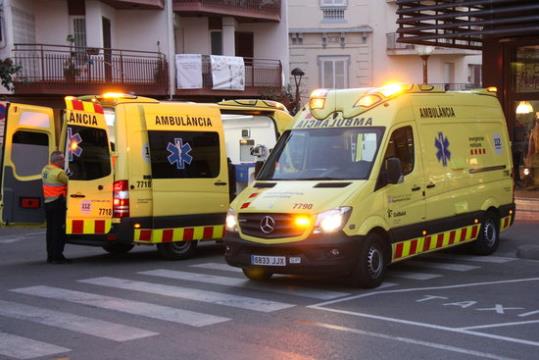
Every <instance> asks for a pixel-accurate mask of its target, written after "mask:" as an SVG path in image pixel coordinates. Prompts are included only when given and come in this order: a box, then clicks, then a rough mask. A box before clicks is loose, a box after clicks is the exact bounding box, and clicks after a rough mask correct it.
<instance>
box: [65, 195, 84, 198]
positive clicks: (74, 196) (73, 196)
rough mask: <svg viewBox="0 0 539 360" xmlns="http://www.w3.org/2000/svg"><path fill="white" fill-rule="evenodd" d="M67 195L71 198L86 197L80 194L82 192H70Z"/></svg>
mask: <svg viewBox="0 0 539 360" xmlns="http://www.w3.org/2000/svg"><path fill="white" fill-rule="evenodd" d="M69 196H70V197H72V198H85V197H86V195H82V194H71V195H69Z"/></svg>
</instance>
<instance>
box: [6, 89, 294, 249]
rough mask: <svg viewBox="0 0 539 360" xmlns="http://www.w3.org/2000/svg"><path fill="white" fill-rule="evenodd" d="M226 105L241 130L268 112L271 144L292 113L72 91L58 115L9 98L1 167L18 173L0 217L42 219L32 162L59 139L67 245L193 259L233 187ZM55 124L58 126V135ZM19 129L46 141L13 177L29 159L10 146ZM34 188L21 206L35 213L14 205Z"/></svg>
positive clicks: (256, 105) (219, 221)
mask: <svg viewBox="0 0 539 360" xmlns="http://www.w3.org/2000/svg"><path fill="white" fill-rule="evenodd" d="M222 111H223V112H225V111H226V112H230V113H234V112H235V113H236V114H239V115H241V116H242V117H243V118H244V120H245V128H246V129H249V120H253V118H254V116H262V115H261V114H264V115H265V116H267V117H268V118H269V119H270V120H269V121H265V122H263V123H264V124H263V125H264V126H266V127H268V126H271V127H272V128H273V129H274V139H273V140H272V141H273V143H275V138H276V137H277V136H278V134H279V129H280V127H283V126H286V123H287V122H288V124H290V123H291V120H292V118H291V117H290V116H289V115H288V113H287V112H286V111H283V109H282V108H281V107H280V106H278V104H273V103H270V102H267V103H260V102H257V101H254V102H250V103H243V105H240V104H223V105H222V106H221V105H217V104H195V103H180V102H159V101H157V100H154V99H149V98H142V97H137V96H131V95H120V94H115V95H113V94H110V95H107V96H104V97H101V96H87V97H82V99H76V98H73V97H68V98H66V109H64V110H63V115H62V119H63V120H64V121H61V122H60V121H55V117H54V112H53V110H52V109H49V108H44V107H33V106H29V105H23V104H9V105H8V121H7V129H8V132H9V134H8V135H7V136H6V143H5V148H6V149H10V150H9V153H6V157H5V160H6V166H5V167H6V168H7V169H9V170H11V173H14V174H16V175H15V176H12V179H13V181H12V182H11V183H10V182H9V181H8V182H3V186H2V189H3V192H4V193H11V194H12V198H13V199H12V200H11V202H10V203H9V204H10V207H9V209H7V208H4V211H3V214H2V218H3V219H4V223H17V222H31V221H29V219H31V220H32V221H33V222H37V223H39V222H42V221H43V217H42V216H43V214H42V212H43V211H42V209H40V207H41V206H42V205H41V203H42V199H41V181H40V179H39V175H37V174H38V173H39V172H40V171H41V170H39V171H38V168H39V167H42V166H43V165H44V164H45V163H46V162H47V156H48V154H49V153H50V151H52V150H54V149H55V148H56V142H57V141H56V139H57V138H59V141H58V145H59V147H60V148H61V149H65V151H66V168H67V169H68V173H69V174H70V181H69V186H68V196H67V204H68V205H67V206H68V211H67V218H66V234H67V242H68V243H75V244H83V245H93V246H102V247H103V248H104V249H105V250H107V251H109V252H111V253H123V252H127V251H129V250H130V249H131V248H132V247H133V245H134V244H147V245H157V247H158V249H159V251H160V253H161V254H162V255H164V256H165V257H167V258H173V259H180V258H185V257H188V256H191V255H192V254H193V253H194V251H195V249H196V246H197V242H198V241H201V240H220V239H221V238H222V235H223V225H224V219H225V215H226V210H227V208H228V203H229V200H230V197H231V194H230V191H232V190H233V187H229V173H228V169H229V164H228V161H227V156H228V154H227V150H226V147H227V144H226V137H225V132H224V128H223V119H222V117H226V116H227V115H225V114H222ZM57 119H58V118H56V120H57ZM259 122H260V121H259ZM270 122H271V124H269V123H270ZM58 123H60V124H63V125H64V126H63V130H62V131H61V132H60V134H61V135H59V136H57V135H56V133H57V131H56V129H57V128H58ZM277 124H278V125H277ZM19 133H23V134H26V133H28V134H30V135H29V136H30V137H31V139H30V140H32V139H33V138H35V137H42V138H43V141H42V142H41V143H43V144H45V142H46V143H47V146H44V145H43V149H41V151H40V154H41V155H42V156H41V155H40V156H41V157H42V158H41V157H38V156H36V159H35V164H33V163H34V161H32V164H33V165H32V166H33V167H32V171H30V170H27V173H32V172H35V174H36V175H32V177H21V176H18V175H17V172H20V171H21V169H25V168H24V166H25V165H24V162H23V161H18V160H17V159H18V158H17V156H20V157H28V156H29V153H28V152H24V151H16V150H17V149H16V148H17V145H16V144H15V145H14V144H13V143H14V142H15V141H18V139H19V138H20V137H21V136H20V135H16V134H19ZM25 136H27V135H25ZM45 139H46V141H45ZM231 139H232V137H231ZM237 140H238V143H237V145H238V146H239V145H240V144H239V139H237ZM252 141H255V140H252ZM28 142H29V143H28V144H25V146H27V147H28V149H27V150H32V151H34V150H35V146H36V145H33V144H30V141H28ZM30 148H31V149H30ZM22 150H25V149H22ZM25 151H26V150H25ZM14 154H18V155H14ZM231 169H233V167H231ZM32 174H33V173H32ZM34 177H35V179H34ZM10 179H11V178H10ZM30 179H32V181H31V182H30V181H27V180H30ZM8 180H9V179H8ZM13 182H14V183H15V186H13ZM8 184H11V186H7V185H8ZM16 186H19V187H18V188H17V187H16ZM14 189H20V190H21V191H14ZM30 190H31V191H32V193H31V194H32V200H30V202H31V201H34V202H33V203H31V204H33V206H34V207H33V208H32V209H24V210H25V211H28V212H29V213H31V214H32V215H34V218H31V217H30V216H29V215H28V214H22V213H20V210H19V208H20V206H17V205H20V204H22V200H21V197H23V196H25V195H24V194H27V193H30ZM17 197H18V201H17ZM26 202H27V203H28V202H29V200H27V201H26ZM14 209H15V210H16V211H13V210H14ZM14 215H17V216H18V217H14Z"/></svg>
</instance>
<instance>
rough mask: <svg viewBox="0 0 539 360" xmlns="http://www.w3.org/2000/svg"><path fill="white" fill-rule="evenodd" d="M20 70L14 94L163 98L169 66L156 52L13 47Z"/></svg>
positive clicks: (40, 45) (24, 45)
mask: <svg viewBox="0 0 539 360" xmlns="http://www.w3.org/2000/svg"><path fill="white" fill-rule="evenodd" d="M13 53H14V55H13V57H14V61H15V63H16V64H17V65H20V66H21V70H20V71H19V72H17V75H16V79H15V81H14V87H15V93H16V94H70V95H79V94H90V93H101V92H103V91H107V90H111V89H115V90H121V91H126V92H134V93H137V94H140V95H166V94H167V90H168V65H167V62H166V59H165V56H164V55H163V54H161V53H157V52H148V51H133V50H119V49H105V48H87V47H85V48H83V47H75V46H61V45H45V44H15V48H14V50H13Z"/></svg>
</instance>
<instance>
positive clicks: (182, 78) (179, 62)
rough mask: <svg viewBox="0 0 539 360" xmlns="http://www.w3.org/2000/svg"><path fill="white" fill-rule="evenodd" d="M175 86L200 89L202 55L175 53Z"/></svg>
mask: <svg viewBox="0 0 539 360" xmlns="http://www.w3.org/2000/svg"><path fill="white" fill-rule="evenodd" d="M176 87H177V88H178V89H202V55H200V54H176Z"/></svg>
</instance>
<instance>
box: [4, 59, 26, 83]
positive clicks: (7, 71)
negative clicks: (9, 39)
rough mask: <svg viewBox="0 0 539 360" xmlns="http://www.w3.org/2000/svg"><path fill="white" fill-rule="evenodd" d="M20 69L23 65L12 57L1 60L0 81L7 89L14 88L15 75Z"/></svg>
mask: <svg viewBox="0 0 539 360" xmlns="http://www.w3.org/2000/svg"><path fill="white" fill-rule="evenodd" d="M20 69H21V66H20V65H16V64H14V63H13V60H11V58H5V59H3V60H0V81H2V85H3V86H4V87H5V88H6V89H8V90H13V75H15V74H16V73H17V72H18V71H19V70H20Z"/></svg>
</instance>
